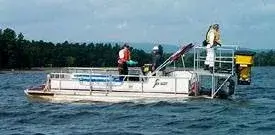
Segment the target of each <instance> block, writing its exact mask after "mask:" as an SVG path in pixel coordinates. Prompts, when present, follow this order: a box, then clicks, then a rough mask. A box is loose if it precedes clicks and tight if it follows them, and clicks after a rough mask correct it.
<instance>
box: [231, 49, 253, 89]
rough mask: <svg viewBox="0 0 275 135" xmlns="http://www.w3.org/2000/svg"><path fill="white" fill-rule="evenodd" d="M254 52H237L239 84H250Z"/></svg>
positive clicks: (236, 61) (236, 62)
mask: <svg viewBox="0 0 275 135" xmlns="http://www.w3.org/2000/svg"><path fill="white" fill-rule="evenodd" d="M254 54H255V53H254V52H251V51H237V52H235V64H236V73H237V76H238V84H239V85H250V83H251V66H252V65H253V56H254Z"/></svg>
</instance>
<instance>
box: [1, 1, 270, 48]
mask: <svg viewBox="0 0 275 135" xmlns="http://www.w3.org/2000/svg"><path fill="white" fill-rule="evenodd" d="M212 23H218V24H220V27H221V34H222V42H223V44H238V45H240V46H241V47H248V48H253V49H264V48H266V49H270V48H274V45H275V40H274V38H275V36H274V33H275V29H274V28H275V0H0V27H1V28H2V29H4V28H7V27H9V28H12V29H14V30H15V31H16V32H22V33H23V34H24V35H25V37H26V38H27V39H34V40H40V39H42V40H47V41H53V42H63V41H65V40H68V41H77V42H87V41H94V42H98V41H112V42H113V41H126V42H152V43H168V44H174V45H178V44H182V43H188V42H194V43H201V41H202V40H203V39H204V37H205V32H206V31H207V29H208V27H209V25H210V24H212Z"/></svg>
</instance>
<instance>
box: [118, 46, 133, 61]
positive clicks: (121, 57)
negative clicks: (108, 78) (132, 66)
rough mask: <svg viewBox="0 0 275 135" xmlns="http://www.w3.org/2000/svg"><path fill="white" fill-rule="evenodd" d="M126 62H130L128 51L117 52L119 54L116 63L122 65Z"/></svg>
mask: <svg viewBox="0 0 275 135" xmlns="http://www.w3.org/2000/svg"><path fill="white" fill-rule="evenodd" d="M128 60H130V51H129V49H126V48H124V49H121V50H120V51H119V54H118V63H119V64H122V63H124V62H127V61H128Z"/></svg>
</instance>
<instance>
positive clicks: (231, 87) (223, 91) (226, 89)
mask: <svg viewBox="0 0 275 135" xmlns="http://www.w3.org/2000/svg"><path fill="white" fill-rule="evenodd" d="M223 83H224V84H223ZM222 84H223V85H222ZM221 85H222V86H221ZM220 86H221V88H220V90H219V92H218V93H217V97H219V98H222V99H226V98H227V97H229V96H231V95H233V94H234V91H235V82H234V81H233V80H232V79H228V80H227V81H225V78H222V79H219V80H218V87H220Z"/></svg>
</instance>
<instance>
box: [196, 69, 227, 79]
mask: <svg viewBox="0 0 275 135" xmlns="http://www.w3.org/2000/svg"><path fill="white" fill-rule="evenodd" d="M194 72H195V73H196V74H197V75H203V76H212V75H213V76H216V77H229V76H232V74H231V73H227V72H219V71H217V72H214V73H213V74H212V73H211V72H210V71H209V70H204V69H202V68H201V69H197V70H195V71H194Z"/></svg>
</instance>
